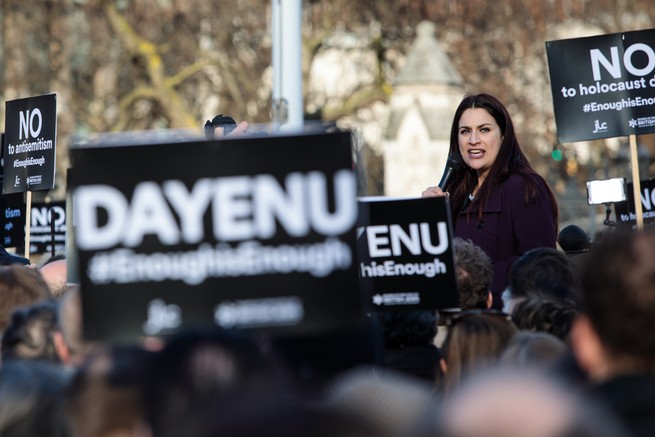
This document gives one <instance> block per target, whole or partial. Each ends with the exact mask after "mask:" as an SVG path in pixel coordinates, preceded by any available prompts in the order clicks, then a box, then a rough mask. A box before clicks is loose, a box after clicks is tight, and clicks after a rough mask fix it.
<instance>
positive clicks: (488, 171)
mask: <svg viewBox="0 0 655 437" xmlns="http://www.w3.org/2000/svg"><path fill="white" fill-rule="evenodd" d="M479 109H482V110H484V111H486V112H487V114H488V115H491V117H492V118H493V121H494V122H495V124H496V125H497V127H498V135H499V141H500V144H499V145H498V148H497V150H494V151H492V150H489V151H487V154H486V155H484V154H483V156H482V158H483V159H476V158H470V157H469V154H468V153H465V151H464V150H462V149H464V148H465V146H464V145H462V146H460V142H459V139H460V136H461V135H460V120H461V119H462V117H463V116H464V115H465V114H467V111H469V113H471V111H476V110H479ZM449 154H450V155H452V154H461V156H462V158H463V160H464V164H465V165H462V166H460V168H459V169H457V170H456V171H455V172H454V174H453V178H452V179H451V182H450V183H449V184H447V185H446V191H448V192H449V193H450V198H451V205H452V206H453V215H454V216H456V215H457V214H459V212H460V211H461V210H462V208H463V205H464V204H465V203H466V199H467V198H468V196H469V194H471V192H473V189H474V187H475V186H476V185H478V184H479V182H483V183H482V185H481V186H480V187H479V191H478V193H477V195H476V198H479V199H481V200H480V201H476V203H477V205H475V206H477V208H476V210H477V212H478V213H479V214H482V210H483V208H484V207H485V204H486V201H487V200H488V199H489V197H490V194H491V192H492V191H494V190H495V189H496V188H497V187H498V186H499V185H500V184H501V183H502V181H504V180H505V179H507V178H508V177H509V176H511V175H513V174H521V175H532V176H535V177H540V176H538V175H537V173H536V172H535V170H534V169H533V168H532V166H531V165H530V162H529V161H528V158H527V157H526V156H525V154H524V153H523V150H522V149H521V146H520V144H519V141H518V138H517V136H516V131H515V129H514V123H513V121H512V117H511V116H510V114H509V111H508V110H507V108H506V107H505V105H503V103H502V102H500V101H499V100H498V99H497V98H495V97H494V96H491V95H489V94H476V95H468V96H466V97H464V98H463V99H462V101H461V102H460V104H459V106H458V107H457V110H456V111H455V116H454V117H453V123H452V125H451V129H450V149H449ZM480 167H483V168H480ZM481 176H483V180H480V177H481ZM527 187H528V190H527V192H526V193H525V194H526V199H535V198H536V197H537V196H538V190H537V187H536V185H535V183H534V182H532V181H528V184H527ZM548 195H549V197H550V202H551V203H552V205H553V226H554V227H555V226H556V222H557V215H558V208H557V201H556V199H555V195H554V194H553V193H552V191H551V190H550V188H548Z"/></svg>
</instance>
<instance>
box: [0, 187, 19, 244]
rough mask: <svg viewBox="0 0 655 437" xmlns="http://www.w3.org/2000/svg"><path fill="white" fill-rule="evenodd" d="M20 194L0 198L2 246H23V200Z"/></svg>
mask: <svg viewBox="0 0 655 437" xmlns="http://www.w3.org/2000/svg"><path fill="white" fill-rule="evenodd" d="M24 197H25V196H24V195H23V194H22V193H17V194H6V195H4V196H0V211H1V212H0V214H1V215H2V220H0V224H1V225H2V246H4V247H23V246H24V245H25V199H24Z"/></svg>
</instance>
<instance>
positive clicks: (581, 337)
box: [571, 228, 655, 379]
mask: <svg viewBox="0 0 655 437" xmlns="http://www.w3.org/2000/svg"><path fill="white" fill-rule="evenodd" d="M581 283H582V300H583V313H584V314H583V316H581V317H579V318H578V320H577V321H576V323H575V325H574V329H573V332H572V333H571V341H572V346H573V348H574V351H575V353H576V356H577V357H578V360H579V361H580V364H581V365H582V366H583V367H584V368H585V369H586V370H587V371H589V372H590V373H591V376H592V377H596V378H599V379H602V378H605V377H610V376H611V375H613V374H616V373H625V372H628V373H635V372H636V373H640V372H652V369H653V366H655V337H654V336H652V335H650V333H652V332H655V230H654V229H652V228H649V229H647V230H645V231H632V230H619V231H615V232H612V233H609V234H607V236H606V237H605V238H604V240H603V242H602V243H601V244H599V245H598V246H595V247H594V249H593V250H592V251H591V252H590V254H589V255H588V256H587V258H586V260H585V264H584V267H583V270H582V281H581Z"/></svg>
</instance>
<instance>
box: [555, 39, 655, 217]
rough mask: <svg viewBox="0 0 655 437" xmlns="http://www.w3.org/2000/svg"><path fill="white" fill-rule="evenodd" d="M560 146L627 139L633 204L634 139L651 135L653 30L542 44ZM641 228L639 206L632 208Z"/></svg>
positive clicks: (654, 115)
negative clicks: (591, 141) (543, 45)
mask: <svg viewBox="0 0 655 437" xmlns="http://www.w3.org/2000/svg"><path fill="white" fill-rule="evenodd" d="M546 50H547V54H548V66H549V70H550V82H551V88H552V93H553V103H554V106H555V120H556V122H557V136H558V140H559V142H574V141H584V140H597V139H602V138H612V137H618V136H629V137H630V161H631V164H632V180H633V182H634V184H633V191H634V193H633V199H634V198H637V197H639V192H640V189H639V181H640V178H639V162H638V156H637V135H639V134H647V133H652V132H655V29H648V30H641V31H636V32H623V33H614V34H607V35H600V36H593V37H587V38H576V39H569V40H559V41H548V42H546ZM635 217H636V222H637V227H638V228H642V227H643V213H642V210H641V203H640V202H637V203H636V204H635Z"/></svg>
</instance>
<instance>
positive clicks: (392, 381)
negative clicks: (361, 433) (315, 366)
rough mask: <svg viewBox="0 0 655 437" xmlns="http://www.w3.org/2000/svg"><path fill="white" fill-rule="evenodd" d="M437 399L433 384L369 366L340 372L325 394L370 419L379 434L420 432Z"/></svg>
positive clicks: (332, 401)
mask: <svg viewBox="0 0 655 437" xmlns="http://www.w3.org/2000/svg"><path fill="white" fill-rule="evenodd" d="M434 399H435V396H434V390H433V389H432V386H431V385H429V384H425V383H423V381H420V380H417V379H415V378H410V377H408V376H407V375H405V374H403V373H398V372H396V371H394V370H388V369H379V368H376V367H368V366H362V367H358V368H355V369H352V370H350V371H348V372H344V373H342V374H341V375H339V376H337V377H336V378H335V379H334V380H333V381H332V382H331V383H330V385H329V387H328V388H327V390H326V394H325V403H327V405H329V406H333V407H335V408H336V409H337V410H340V411H343V412H345V413H350V414H354V415H356V416H358V417H361V418H363V419H365V420H366V421H368V422H370V423H371V424H372V425H374V426H375V431H376V435H378V436H403V435H419V432H420V431H421V428H422V426H424V422H425V419H426V416H427V415H431V414H432V409H433V406H434Z"/></svg>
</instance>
